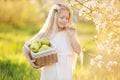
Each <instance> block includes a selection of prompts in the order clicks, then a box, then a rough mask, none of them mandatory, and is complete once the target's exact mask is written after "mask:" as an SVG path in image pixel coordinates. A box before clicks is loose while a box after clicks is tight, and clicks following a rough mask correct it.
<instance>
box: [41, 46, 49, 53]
mask: <svg viewBox="0 0 120 80" xmlns="http://www.w3.org/2000/svg"><path fill="white" fill-rule="evenodd" d="M49 48H50V47H49V46H48V45H42V46H41V48H40V49H39V52H41V51H44V50H47V49H49Z"/></svg>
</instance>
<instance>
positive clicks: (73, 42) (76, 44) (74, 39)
mask: <svg viewBox="0 0 120 80" xmlns="http://www.w3.org/2000/svg"><path fill="white" fill-rule="evenodd" d="M66 26H67V33H68V36H69V40H70V42H71V45H72V48H73V50H74V51H75V52H76V53H77V54H80V52H81V47H80V44H79V41H78V40H77V35H76V32H75V28H74V27H73V25H72V24H70V23H68V24H67V25H66Z"/></svg>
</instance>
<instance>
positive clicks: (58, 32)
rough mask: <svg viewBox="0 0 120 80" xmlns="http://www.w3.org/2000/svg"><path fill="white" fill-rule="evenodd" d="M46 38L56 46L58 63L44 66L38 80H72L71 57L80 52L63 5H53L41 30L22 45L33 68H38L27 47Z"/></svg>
mask: <svg viewBox="0 0 120 80" xmlns="http://www.w3.org/2000/svg"><path fill="white" fill-rule="evenodd" d="M43 37H47V38H49V39H50V41H51V42H52V43H54V45H55V46H56V50H57V56H58V62H57V63H55V64H52V65H50V66H45V67H44V68H43V69H42V72H41V79H40V80H72V68H73V64H72V63H73V62H74V59H73V57H74V56H75V53H77V54H78V55H79V54H80V52H81V47H80V45H79V43H78V41H77V39H76V32H75V28H74V26H73V25H72V22H71V13H70V9H69V8H68V7H67V6H65V5H63V4H55V5H53V7H52V9H51V11H50V13H49V15H48V18H47V20H46V22H45V24H44V26H43V28H42V29H41V30H40V31H39V32H38V33H37V34H36V35H35V36H34V37H33V38H32V39H31V40H29V41H27V42H26V43H25V44H24V47H23V52H24V54H25V56H26V58H27V59H28V61H29V62H30V64H31V65H32V67H34V68H39V66H36V65H35V64H34V62H35V60H33V59H32V58H31V54H30V49H29V48H28V45H29V44H30V43H31V42H32V41H34V40H37V39H40V38H43Z"/></svg>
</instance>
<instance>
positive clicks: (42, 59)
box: [31, 43, 58, 67]
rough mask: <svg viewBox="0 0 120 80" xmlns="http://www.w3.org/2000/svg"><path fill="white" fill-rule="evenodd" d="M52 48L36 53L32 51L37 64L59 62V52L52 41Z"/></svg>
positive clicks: (46, 64)
mask: <svg viewBox="0 0 120 80" xmlns="http://www.w3.org/2000/svg"><path fill="white" fill-rule="evenodd" d="M51 46H52V48H50V49H48V50H45V51H42V52H38V53H34V52H32V51H31V55H32V58H34V59H35V60H36V61H35V65H37V66H40V67H44V66H48V65H51V64H54V63H56V62H58V58H57V52H56V48H55V46H54V45H53V44H52V43H51Z"/></svg>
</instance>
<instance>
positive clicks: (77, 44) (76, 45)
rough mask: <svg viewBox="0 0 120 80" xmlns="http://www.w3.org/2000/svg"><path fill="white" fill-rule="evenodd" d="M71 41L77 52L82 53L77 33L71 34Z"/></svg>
mask: <svg viewBox="0 0 120 80" xmlns="http://www.w3.org/2000/svg"><path fill="white" fill-rule="evenodd" d="M70 42H71V45H72V48H73V50H74V51H75V52H76V53H77V54H80V52H81V46H80V44H79V41H78V40H77V37H76V35H75V34H74V35H73V36H71V38H70Z"/></svg>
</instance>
